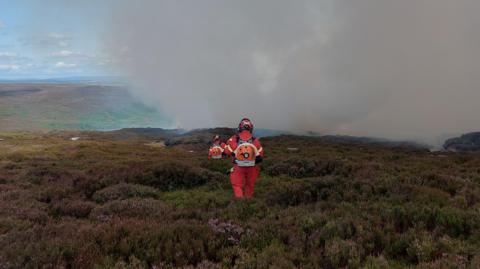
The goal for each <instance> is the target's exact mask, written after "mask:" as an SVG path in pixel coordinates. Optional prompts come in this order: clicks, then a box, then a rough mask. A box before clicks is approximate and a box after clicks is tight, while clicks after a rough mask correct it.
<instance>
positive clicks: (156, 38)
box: [107, 0, 480, 139]
mask: <svg viewBox="0 0 480 269" xmlns="http://www.w3.org/2000/svg"><path fill="white" fill-rule="evenodd" d="M112 8H113V16H112V24H111V29H110V33H108V34H107V41H108V42H107V44H108V49H109V51H111V53H112V54H113V55H114V56H115V58H116V59H120V60H121V61H120V64H119V67H120V68H121V70H122V71H124V72H126V74H128V75H129V76H130V77H131V78H132V82H133V83H134V85H135V86H134V87H132V89H133V92H134V93H135V94H136V95H137V96H139V97H141V98H143V100H145V101H146V102H149V103H150V104H154V105H157V106H158V107H159V108H160V109H162V110H163V111H165V112H166V113H169V114H170V115H171V116H172V117H174V118H175V119H176V121H177V122H178V123H179V124H180V125H181V126H182V127H185V128H195V127H207V126H219V125H227V126H234V125H235V124H236V123H237V122H238V121H239V120H240V119H241V117H243V116H249V117H251V118H252V120H253V121H254V123H255V124H256V126H258V127H263V128H273V129H283V130H305V131H307V130H311V131H320V132H324V133H326V132H328V133H344V134H353V135H371V136H385V137H389V138H397V139H398V138H432V137H435V136H437V135H441V134H445V133H459V132H466V131H471V130H476V129H477V130H478V129H479V128H480V117H478V115H479V114H480V113H479V112H480V105H479V104H478V102H479V101H480V16H478V14H477V12H478V10H480V1H476V0H455V1H451V0H402V1H398V0H358V1H357V0H355V1H349V0H298V1H289V0H260V1H258V0H243V1H233V0H232V1H228V0H227V1H225V0H205V1H197V0H180V1H167V0H144V1H124V2H121V3H119V4H117V5H116V6H112Z"/></svg>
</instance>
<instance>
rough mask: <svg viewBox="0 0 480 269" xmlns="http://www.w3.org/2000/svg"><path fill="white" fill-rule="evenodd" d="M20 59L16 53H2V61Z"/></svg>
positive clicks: (0, 58) (0, 56)
mask: <svg viewBox="0 0 480 269" xmlns="http://www.w3.org/2000/svg"><path fill="white" fill-rule="evenodd" d="M17 57H18V55H17V54H16V53H14V52H0V60H7V61H10V60H14V59H16V58H17Z"/></svg>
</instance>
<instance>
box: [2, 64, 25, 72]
mask: <svg viewBox="0 0 480 269" xmlns="http://www.w3.org/2000/svg"><path fill="white" fill-rule="evenodd" d="M20 69H21V66H20V65H17V64H0V70H2V71H18V70H20Z"/></svg>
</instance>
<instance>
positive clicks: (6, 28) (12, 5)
mask: <svg viewBox="0 0 480 269" xmlns="http://www.w3.org/2000/svg"><path fill="white" fill-rule="evenodd" d="M67 2H68V3H67ZM75 2H76V1H61V0H45V1H41V0H30V1H28V0H18V1H7V0H0V79H15V78H57V77H71V76H99V75H100V76H103V75H113V73H112V71H111V69H112V68H111V67H110V66H111V64H110V63H111V59H109V58H108V57H107V53H106V52H105V48H104V47H103V45H102V44H103V43H104V38H105V33H106V31H107V25H108V17H107V15H108V13H107V12H106V11H107V8H108V5H109V4H112V2H110V1H108V2H107V1H104V2H103V3H100V4H98V3H95V4H92V3H93V2H92V1H86V2H90V4H88V3H85V2H84V3H75ZM79 2H81V1H79ZM99 2H100V1H99Z"/></svg>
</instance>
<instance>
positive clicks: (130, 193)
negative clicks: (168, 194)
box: [92, 183, 160, 203]
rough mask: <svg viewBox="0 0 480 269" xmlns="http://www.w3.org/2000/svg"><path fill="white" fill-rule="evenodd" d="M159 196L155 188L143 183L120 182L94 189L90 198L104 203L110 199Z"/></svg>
mask: <svg viewBox="0 0 480 269" xmlns="http://www.w3.org/2000/svg"><path fill="white" fill-rule="evenodd" d="M133 197H138V198H159V197H160V193H159V191H158V190H156V189H155V188H152V187H149V186H143V185H135V184H127V183H120V184H117V185H113V186H109V187H106V188H104V189H101V190H98V191H96V192H95V193H94V194H93V196H92V199H93V200H95V202H97V203H105V202H108V201H112V200H123V199H127V198H133Z"/></svg>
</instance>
